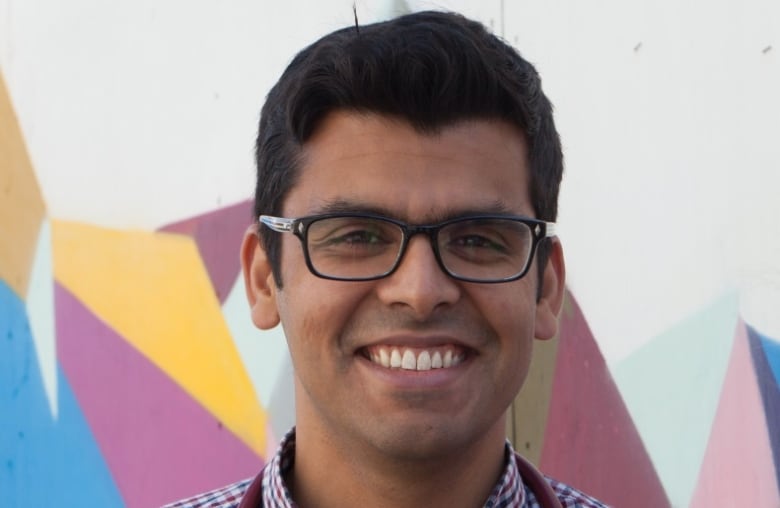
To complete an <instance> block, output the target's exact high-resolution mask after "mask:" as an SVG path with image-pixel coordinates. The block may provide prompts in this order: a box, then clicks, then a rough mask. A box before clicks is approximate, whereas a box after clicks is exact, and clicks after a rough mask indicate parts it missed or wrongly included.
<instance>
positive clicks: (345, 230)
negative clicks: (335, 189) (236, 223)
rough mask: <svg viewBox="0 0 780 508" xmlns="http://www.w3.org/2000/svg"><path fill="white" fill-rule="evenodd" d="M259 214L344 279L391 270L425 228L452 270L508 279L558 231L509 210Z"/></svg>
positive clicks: (313, 265)
mask: <svg viewBox="0 0 780 508" xmlns="http://www.w3.org/2000/svg"><path fill="white" fill-rule="evenodd" d="M259 220H260V223H262V224H265V225H266V226H267V227H269V228H270V229H272V230H273V231H277V232H279V233H293V234H294V235H295V236H297V237H298V238H299V239H300V241H301V246H302V247H303V254H304V257H305V259H306V265H307V266H308V267H309V270H310V271H311V273H313V274H314V275H316V276H318V277H322V278H324V279H332V280H344V281H367V280H375V279H381V278H382V277H387V276H388V275H390V274H391V273H393V272H394V271H395V270H396V269H397V268H398V265H399V264H400V263H401V260H402V259H403V256H404V253H405V252H406V247H407V245H409V240H410V239H411V238H412V236H414V235H417V234H424V235H427V236H428V238H429V239H430V242H431V247H432V248H433V253H434V256H435V257H436V261H437V262H438V264H439V266H440V267H441V269H442V270H443V271H444V272H445V273H446V274H447V275H449V276H450V277H452V278H454V279H458V280H462V281H466V282H483V283H495V282H509V281H513V280H517V279H519V278H521V277H522V276H523V275H525V274H526V272H528V267H529V266H530V265H531V260H532V259H533V256H534V252H535V251H536V247H537V245H538V244H539V242H540V241H541V240H543V239H545V238H549V237H552V236H555V224H554V223H552V222H545V221H541V220H536V219H530V218H527V217H517V216H506V215H472V216H466V217H460V218H456V219H451V220H446V221H444V222H440V223H438V224H430V225H410V224H406V223H404V222H401V221H398V220H395V219H390V218H388V217H382V216H379V215H372V214H365V213H338V214H336V213H334V214H324V215H313V216H310V217H301V218H297V219H286V218H282V217H272V216H269V215H261V216H260V217H259Z"/></svg>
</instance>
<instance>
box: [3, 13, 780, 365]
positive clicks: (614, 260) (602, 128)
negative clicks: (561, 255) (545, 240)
mask: <svg viewBox="0 0 780 508" xmlns="http://www.w3.org/2000/svg"><path fill="white" fill-rule="evenodd" d="M407 4H408V7H411V8H414V9H420V8H424V7H441V6H444V7H448V8H452V9H455V10H460V11H462V12H464V13H465V14H467V15H470V16H473V17H476V18H478V19H481V20H482V21H483V22H485V23H486V24H488V25H490V26H493V28H494V30H495V31H496V32H499V33H501V32H503V34H504V36H505V37H506V38H507V39H508V40H509V41H511V42H513V43H515V44H516V45H517V46H518V47H519V49H520V50H521V52H522V53H523V54H524V55H525V56H526V57H527V58H529V59H530V60H531V61H533V62H535V63H536V64H537V66H538V68H539V70H540V72H541V73H542V76H543V78H544V81H545V84H546V89H547V92H548V94H549V95H550V97H551V98H552V100H553V102H554V103H555V105H556V109H557V120H558V123H559V128H560V131H561V133H562V135H563V139H564V145H565V153H566V165H567V174H566V178H565V181H564V187H563V190H562V202H561V216H560V231H561V235H562V238H563V241H564V245H565V248H566V253H567V259H568V267H569V284H570V287H571V288H572V290H573V292H574V294H575V295H576V296H577V297H578V299H579V301H580V303H581V305H582V306H583V309H584V312H585V315H586V316H587V318H588V320H589V322H590V324H591V326H592V328H593V331H594V334H595V336H596V337H597V339H598V340H599V342H600V345H601V348H602V350H603V352H604V354H605V356H606V358H607V360H608V362H610V363H614V362H618V361H620V360H621V359H623V358H624V357H626V356H627V355H628V354H630V353H631V352H632V351H634V350H636V349H637V348H638V347H640V346H641V345H642V344H643V343H645V342H646V341H647V340H649V339H651V338H652V337H654V336H656V335H657V334H658V333H660V332H662V331H663V330H665V329H668V328H669V327H670V326H672V325H673V324H674V323H676V322H678V321H679V320H681V319H682V318H683V317H685V316H686V315H688V314H690V313H692V312H695V311H696V310H697V309H699V308H701V307H702V306H705V305H706V304H708V303H709V302H710V301H712V300H714V299H716V298H717V297H719V296H720V295H722V294H723V293H725V292H729V291H736V292H737V293H738V295H739V298H740V302H741V307H742V315H743V316H744V317H745V318H746V319H747V320H748V321H749V322H750V324H751V325H753V326H755V327H757V328H758V329H759V330H760V331H762V332H764V333H765V334H767V335H769V336H773V337H778V336H780V313H777V312H776V311H775V309H777V308H778V306H780V234H778V231H780V205H778V200H777V199H775V195H776V193H777V189H778V188H780V171H778V166H780V143H778V142H777V139H778V133H780V99H778V95H777V90H780V65H778V52H780V37H778V35H779V34H780V5H778V4H777V2H774V1H771V0H750V1H747V2H730V1H726V0H720V1H707V2H705V1H703V0H698V1H687V2H677V1H672V0H663V1H654V2H649V1H641V2H640V1H638V0H633V1H628V2H626V1H616V0H615V1H599V2H576V1H562V0H558V1H552V2H540V1H536V2H532V1H527V0H523V1H514V2H513V1H504V2H502V1H496V0H493V1H491V2H476V1H466V0H460V1H454V0H453V1H448V2H423V1H408V2H407ZM398 8H403V2H400V1H395V2H393V1H385V2H381V1H368V0H366V1H363V2H358V14H359V16H360V18H361V22H364V23H365V22H370V21H373V20H377V19H382V18H385V17H387V16H388V15H389V14H390V13H391V12H393V10H394V9H398ZM351 21H352V2H350V1H348V0H329V1H315V0H309V1H304V2H270V1H257V0H254V1H247V0H242V1H239V0H235V1H231V2H219V1H216V0H214V1H205V0H204V1H195V2H193V1H185V0H169V1H164V2H161V1H154V0H137V1H134V2H129V1H125V2H120V1H113V2H106V1H104V0H103V1H99V0H74V1H71V2H58V1H54V0H0V66H2V71H3V73H4V76H5V79H6V81H7V85H8V88H9V90H10V93H11V95H12V99H13V103H14V105H15V107H16V110H17V114H18V116H19V120H20V123H21V126H22V129H23V132H24V135H25V139H26V141H27V143H28V147H29V151H30V154H31V157H32V160H33V164H34V167H35V168H36V171H37V173H38V178H39V181H40V184H41V186H42V189H43V193H44V197H45V201H46V203H47V205H48V207H49V214H50V215H51V216H53V217H55V218H60V219H71V220H78V221H83V222H88V223H92V224H99V225H106V226H112V227H119V228H124V227H141V228H154V227H157V226H159V225H161V224H164V223H167V222H171V221H173V220H177V219H180V218H183V217H187V216H191V215H194V214H196V213H200V212H202V211H204V210H208V209H212V208H216V207H218V206H221V205H225V204H228V203H232V202H235V201H238V200H242V199H245V198H247V197H249V196H250V195H251V192H252V185H253V168H252V157H251V154H252V147H253V146H252V145H253V136H254V133H255V128H256V127H255V126H256V121H257V118H258V111H259V108H260V105H261V103H262V101H263V99H264V96H265V93H266V92H267V90H268V88H269V87H270V85H271V84H272V83H273V81H274V80H275V79H276V77H277V76H278V74H279V73H280V72H281V70H282V69H283V67H284V66H285V65H286V63H287V62H288V61H289V59H290V58H291V56H292V55H293V53H294V52H295V51H296V50H298V49H300V48H301V47H302V46H303V45H304V44H306V43H308V42H310V41H312V40H313V39H314V38H316V37H317V36H319V35H321V34H323V33H325V32H327V31H330V30H331V29H333V28H335V27H337V26H341V25H344V24H347V23H351Z"/></svg>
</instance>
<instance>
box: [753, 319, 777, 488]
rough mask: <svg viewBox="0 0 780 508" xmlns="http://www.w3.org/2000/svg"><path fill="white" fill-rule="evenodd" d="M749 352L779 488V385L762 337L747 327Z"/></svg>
mask: <svg viewBox="0 0 780 508" xmlns="http://www.w3.org/2000/svg"><path fill="white" fill-rule="evenodd" d="M747 329H748V342H749V343H750V352H751V355H752V357H753V367H754V368H755V370H756V379H757V381H758V386H759V388H760V390H761V398H762V400H763V402H764V415H765V417H766V426H767V430H768V431H769V442H770V443H771V445H772V457H774V461H775V476H776V479H777V486H778V488H779V489H780V387H778V386H777V382H776V381H775V375H774V372H772V367H771V365H770V363H769V359H768V358H767V354H766V353H767V352H766V350H765V349H764V345H763V344H762V343H763V342H764V339H763V337H762V336H761V334H759V333H758V332H757V331H756V330H755V329H753V328H751V327H749V326H748V327H747Z"/></svg>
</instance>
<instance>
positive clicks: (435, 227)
mask: <svg viewBox="0 0 780 508" xmlns="http://www.w3.org/2000/svg"><path fill="white" fill-rule="evenodd" d="M349 217H356V218H364V219H374V220H380V221H384V222H388V223H390V224H394V225H396V226H398V227H399V228H400V229H401V232H402V233H403V237H402V240H401V246H400V248H399V249H398V255H397V257H396V259H395V261H394V262H393V266H392V267H391V268H390V269H389V270H387V271H386V272H384V273H381V274H379V275H373V276H371V277H337V276H333V275H326V274H323V273H322V272H320V271H318V270H317V269H316V268H315V267H314V265H313V264H312V261H311V257H310V256H309V246H308V245H309V244H308V233H309V226H311V225H312V224H313V223H315V222H318V221H321V220H324V219H334V218H349ZM491 219H493V220H495V219H499V220H510V221H515V222H521V223H523V224H525V225H526V226H528V227H529V229H530V230H531V249H530V251H529V253H528V259H527V260H526V262H525V265H524V266H523V269H522V270H521V271H520V272H518V273H517V274H515V275H512V276H509V277H505V278H503V279H496V280H492V279H487V280H486V279H475V278H470V277H464V276H462V275H458V274H456V273H453V272H452V271H450V270H449V269H448V268H447V266H446V265H445V264H444V261H443V260H442V257H441V253H440V252H439V242H438V234H439V231H440V230H441V229H442V228H444V227H446V226H449V225H450V224H454V223H458V222H466V221H470V220H491ZM257 220H258V223H259V224H263V225H265V226H267V227H268V228H270V229H271V230H272V231H276V232H277V233H292V234H294V235H295V236H297V237H298V239H299V240H300V241H301V248H302V249H303V257H304V259H305V260H306V266H307V267H308V269H309V271H310V272H311V273H312V274H313V275H315V276H317V277H320V278H322V279H328V280H338V281H346V282H365V281H371V280H378V279H383V278H385V277H389V276H390V275H392V274H393V272H395V271H396V270H397V269H398V267H399V266H400V265H401V261H402V260H403V257H404V255H405V254H406V249H407V247H408V246H409V240H411V238H412V237H413V236H415V235H417V234H424V235H426V236H428V240H429V241H430V244H431V249H433V256H434V258H436V263H438V265H439V268H441V270H442V271H443V272H444V273H446V274H447V275H448V276H450V277H452V278H453V279H455V280H460V281H463V282H474V283H479V284H498V283H502V282H512V281H515V280H518V279H521V278H523V277H524V276H525V274H526V273H528V270H529V268H530V267H531V264H532V260H533V258H534V255H535V254H536V249H537V246H538V245H539V242H541V241H542V240H546V239H547V238H552V237H554V236H556V230H555V223H554V222H547V221H543V220H539V219H532V218H530V217H524V216H521V215H499V214H486V215H480V214H478V215H464V216H461V217H456V218H453V219H448V220H445V221H442V222H438V223H436V224H419V225H411V224H407V223H405V222H403V221H400V220H397V219H393V218H390V217H385V216H383V215H376V214H371V213H358V212H345V213H326V214H319V215H309V216H306V217H298V218H294V219H293V218H285V217H274V216H272V215H260V216H259V217H258V218H257Z"/></svg>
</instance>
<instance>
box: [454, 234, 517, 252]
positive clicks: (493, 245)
mask: <svg viewBox="0 0 780 508" xmlns="http://www.w3.org/2000/svg"><path fill="white" fill-rule="evenodd" d="M448 245H450V246H453V247H461V248H466V249H490V250H495V251H505V250H506V245H504V244H503V243H502V242H499V241H496V240H494V239H491V238H489V237H488V236H485V235H484V234H475V233H471V234H468V235H462V236H458V237H456V238H451V239H450V241H449V242H448Z"/></svg>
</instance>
